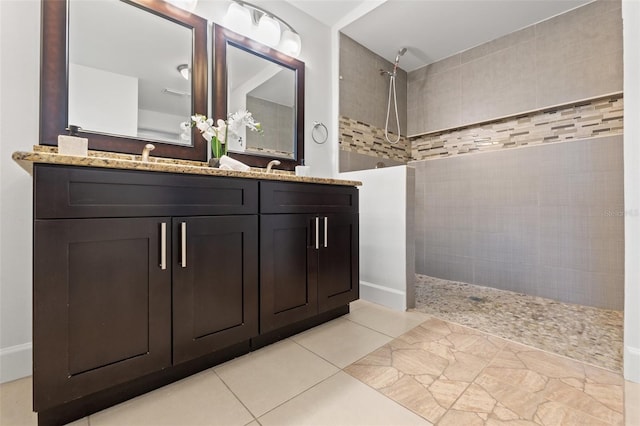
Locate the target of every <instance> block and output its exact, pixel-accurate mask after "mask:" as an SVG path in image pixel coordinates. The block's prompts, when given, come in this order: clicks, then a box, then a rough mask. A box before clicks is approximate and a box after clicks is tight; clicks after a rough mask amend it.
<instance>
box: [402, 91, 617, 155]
mask: <svg viewBox="0 0 640 426" xmlns="http://www.w3.org/2000/svg"><path fill="white" fill-rule="evenodd" d="M623 110H624V102H623V98H622V94H619V95H613V96H606V97H604V98H599V99H594V100H590V101H584V102H579V103H577V104H570V105H565V106H562V107H557V108H552V109H548V110H543V111H540V112H534V113H530V114H524V115H522V116H519V117H513V118H506V119H502V120H497V121H494V122H489V123H483V124H479V125H473V126H469V127H465V128H462V129H455V130H448V131H444V132H438V133H431V134H429V135H424V136H419V137H416V138H411V139H410V140H411V151H412V152H411V158H412V159H413V160H425V159H433V158H440V157H451V156H454V155H461V154H468V153H474V152H481V151H493V150H496V149H503V148H514V147H521V146H531V145H537V144H542V143H549V142H562V141H569V140H575V139H584V138H590V137H593V136H603V135H615V134H621V133H622V131H623Z"/></svg>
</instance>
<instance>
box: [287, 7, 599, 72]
mask: <svg viewBox="0 0 640 426" xmlns="http://www.w3.org/2000/svg"><path fill="white" fill-rule="evenodd" d="M371 1H373V0H365V1H361V0H328V1H326V0H325V1H320V0H288V2H289V3H291V4H292V5H293V6H295V7H297V8H299V9H301V10H302V11H304V12H306V13H308V14H309V15H311V16H313V17H314V18H316V19H317V20H319V21H320V22H322V23H324V24H325V25H328V26H330V27H332V26H334V25H335V24H336V23H338V22H340V20H341V19H342V17H343V16H345V15H346V14H347V13H349V12H352V11H353V10H356V9H357V8H359V7H362V6H363V4H364V3H367V2H371ZM591 1H592V0H387V1H386V2H384V3H383V4H381V5H380V6H378V7H376V8H374V9H373V10H371V11H370V12H368V13H366V14H365V15H363V16H361V17H360V18H358V19H356V20H355V21H353V22H351V23H349V24H347V25H346V26H345V27H343V28H340V30H341V31H342V32H343V33H344V34H346V35H347V36H349V37H351V38H352V39H354V40H355V41H357V42H358V43H360V44H362V45H363V46H365V47H366V48H368V49H369V50H371V51H373V52H375V53H377V54H378V55H380V56H382V57H383V58H385V59H387V60H388V61H391V62H393V61H394V60H395V57H396V55H397V53H398V50H399V49H401V48H403V47H406V48H407V52H406V54H405V55H404V56H403V57H402V58H401V60H400V68H402V69H404V70H405V71H413V70H415V69H417V68H420V67H422V66H424V65H427V64H429V63H432V62H435V61H438V60H440V59H443V58H446V57H448V56H451V55H454V54H456V53H458V52H462V51H464V50H467V49H470V48H472V47H474V46H477V45H479V44H482V43H485V42H487V41H490V40H494V39H496V38H499V37H501V36H503V35H506V34H509V33H511V32H514V31H516V30H519V29H521V28H524V27H527V26H529V25H532V24H535V23H537V22H540V21H544V20H546V19H548V18H550V17H552V16H555V15H559V14H561V13H564V12H566V11H568V10H571V9H574V8H576V7H579V6H582V5H584V4H587V3H589V2H591ZM303 43H304V40H303Z"/></svg>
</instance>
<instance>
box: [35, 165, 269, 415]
mask: <svg viewBox="0 0 640 426" xmlns="http://www.w3.org/2000/svg"><path fill="white" fill-rule="evenodd" d="M34 182H35V189H34V211H35V224H34V339H33V340H34V349H33V351H34V409H35V410H36V411H40V412H42V411H46V410H47V409H48V408H50V407H55V406H58V405H61V404H65V403H69V402H70V401H73V400H76V399H78V398H81V397H84V396H86V395H91V394H96V393H97V392H100V391H103V390H105V389H109V388H113V387H114V386H117V385H120V384H124V383H127V382H130V381H132V380H134V379H137V378H140V377H143V376H145V375H149V374H151V373H154V372H158V371H161V370H163V369H166V368H168V367H171V366H175V365H179V364H181V363H184V362H187V361H189V360H193V359H195V358H198V357H201V356H204V355H207V354H210V353H212V352H215V351H216V350H219V349H222V348H225V347H229V346H232V345H233V344H236V343H238V342H243V341H247V342H248V340H249V339H250V338H251V337H253V336H255V335H257V334H258V273H257V270H258V242H257V235H258V216H257V195H258V193H257V192H258V182H257V181H251V180H240V179H228V178H210V177H209V178H207V177H199V176H189V175H168V174H162V173H153V172H139V171H123V170H107V169H90V168H79V167H66V166H50V165H36V166H35V167H34ZM183 215H184V216H183ZM139 216H149V217H139ZM247 347H248V343H247Z"/></svg>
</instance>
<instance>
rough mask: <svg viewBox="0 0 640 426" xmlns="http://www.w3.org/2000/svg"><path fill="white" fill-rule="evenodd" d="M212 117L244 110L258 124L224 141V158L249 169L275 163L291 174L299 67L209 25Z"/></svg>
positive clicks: (300, 127)
mask: <svg viewBox="0 0 640 426" xmlns="http://www.w3.org/2000/svg"><path fill="white" fill-rule="evenodd" d="M214 37H215V42H214V49H215V50H214V58H215V68H214V92H213V93H214V114H213V116H214V117H215V118H216V119H218V118H222V119H225V118H227V115H228V113H233V112H236V111H238V110H240V109H246V110H248V111H249V112H251V114H252V115H253V117H254V118H255V119H256V121H259V122H260V124H261V125H262V129H263V133H262V134H258V133H255V132H251V131H246V130H245V129H241V131H240V133H239V135H238V136H237V137H229V141H228V144H229V145H228V147H227V149H228V155H229V156H231V157H234V158H236V159H238V160H240V161H242V162H243V163H245V164H248V165H250V166H253V167H266V165H267V164H268V163H269V161H271V160H274V159H276V160H279V161H280V163H281V164H280V166H279V168H282V169H285V170H294V169H295V166H296V165H299V164H301V162H302V159H303V158H304V63H303V62H302V61H299V60H297V59H295V58H292V57H290V56H287V55H285V54H284V53H281V52H279V51H277V50H275V49H271V48H269V47H267V46H265V45H263V44H261V43H259V42H257V41H254V40H251V39H249V38H247V37H244V36H242V35H240V34H238V33H235V32H233V31H231V30H229V29H227V28H224V27H222V26H219V25H214Z"/></svg>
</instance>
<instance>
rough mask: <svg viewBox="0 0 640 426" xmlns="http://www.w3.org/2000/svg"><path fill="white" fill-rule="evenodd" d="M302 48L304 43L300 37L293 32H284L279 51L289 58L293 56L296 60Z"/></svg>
mask: <svg viewBox="0 0 640 426" xmlns="http://www.w3.org/2000/svg"><path fill="white" fill-rule="evenodd" d="M301 48H302V41H301V40H300V36H299V35H298V34H297V33H294V32H293V31H290V30H288V29H285V30H284V31H283V32H282V37H281V39H280V45H279V46H278V50H280V51H281V52H283V53H286V54H287V55H289V56H293V57H294V58H295V57H297V56H298V55H299V54H300V49H301Z"/></svg>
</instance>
